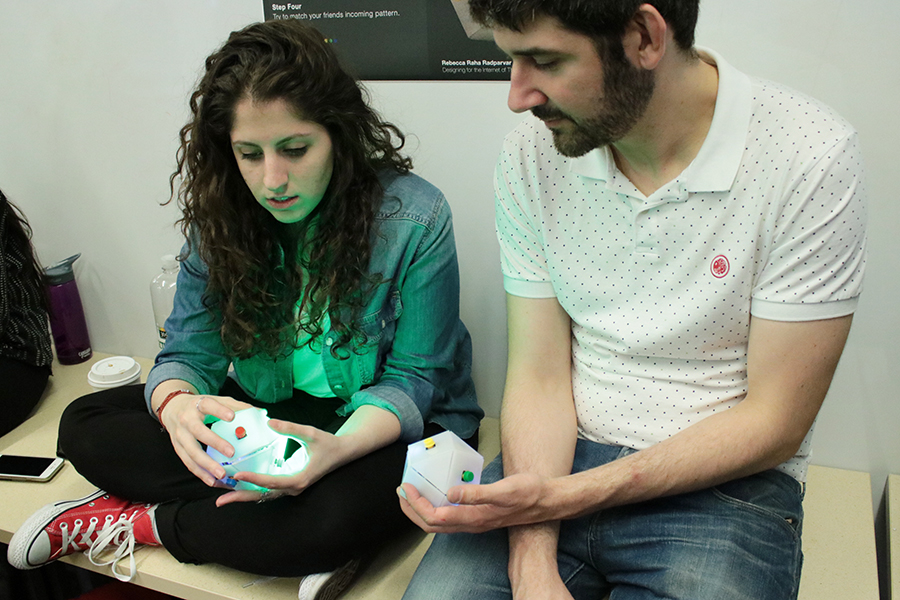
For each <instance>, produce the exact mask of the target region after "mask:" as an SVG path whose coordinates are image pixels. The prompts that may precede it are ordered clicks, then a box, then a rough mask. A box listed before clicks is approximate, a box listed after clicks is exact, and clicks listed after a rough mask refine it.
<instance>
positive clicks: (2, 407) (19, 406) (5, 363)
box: [0, 358, 50, 435]
mask: <svg viewBox="0 0 900 600" xmlns="http://www.w3.org/2000/svg"><path fill="white" fill-rule="evenodd" d="M49 377H50V367H35V366H33V365H29V364H26V363H24V362H22V361H19V360H14V359H12V358H0V435H6V434H7V433H9V432H10V431H12V430H13V429H15V428H16V427H18V426H19V425H21V424H22V422H23V421H24V420H25V419H27V418H28V415H30V414H31V411H32V410H34V407H35V406H37V403H38V401H39V400H40V399H41V396H42V395H43V394H44V389H45V388H46V387H47V379H48V378H49Z"/></svg>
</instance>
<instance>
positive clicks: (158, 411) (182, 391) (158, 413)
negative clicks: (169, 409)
mask: <svg viewBox="0 0 900 600" xmlns="http://www.w3.org/2000/svg"><path fill="white" fill-rule="evenodd" d="M191 393H193V392H191V390H186V389H178V390H174V391H171V392H169V393H168V395H166V397H165V399H164V400H163V401H162V402H160V404H159V408H157V409H156V420H157V421H159V424H160V426H161V427H162V428H163V431H166V426H165V425H163V422H162V411H163V409H164V408H165V407H166V404H168V403H169V400H171V399H172V398H174V397H175V396H178V395H179V394H191Z"/></svg>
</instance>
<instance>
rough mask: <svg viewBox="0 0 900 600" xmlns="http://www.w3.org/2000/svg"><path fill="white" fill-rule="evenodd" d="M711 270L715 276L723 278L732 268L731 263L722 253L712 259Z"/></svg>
mask: <svg viewBox="0 0 900 600" xmlns="http://www.w3.org/2000/svg"><path fill="white" fill-rule="evenodd" d="M709 270H710V271H712V274H713V277H715V278H717V279H722V278H723V277H725V276H726V275H728V271H730V270H731V264H730V263H729V262H728V259H727V258H725V257H724V256H722V255H721V254H720V255H718V256H717V257H715V258H714V259H713V260H712V264H711V265H710V267H709Z"/></svg>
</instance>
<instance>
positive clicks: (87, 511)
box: [7, 490, 160, 581]
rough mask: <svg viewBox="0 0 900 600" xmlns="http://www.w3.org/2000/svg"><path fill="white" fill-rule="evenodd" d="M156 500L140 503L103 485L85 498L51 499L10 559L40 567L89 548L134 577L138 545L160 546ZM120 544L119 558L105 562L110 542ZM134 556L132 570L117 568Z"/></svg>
mask: <svg viewBox="0 0 900 600" xmlns="http://www.w3.org/2000/svg"><path fill="white" fill-rule="evenodd" d="M156 506H157V505H155V504H138V503H134V502H130V501H128V500H123V499H121V498H116V497H115V496H110V495H109V494H107V493H106V492H104V491H103V490H97V491H96V492H94V493H93V494H91V495H89V496H86V497H84V498H81V499H79V500H65V501H61V502H55V503H53V504H48V505H47V506H45V507H44V508H42V509H40V510H39V511H37V512H36V513H34V514H33V515H31V517H29V518H28V520H27V521H25V522H24V523H23V524H22V526H21V527H19V530H18V531H16V533H15V535H13V537H12V540H10V542H9V550H8V552H7V558H8V559H9V564H11V565H12V566H14V567H16V568H17V569H35V568H37V567H40V566H41V565H44V564H46V563H48V562H50V561H53V560H56V559H57V558H60V557H62V556H66V555H68V554H72V553H74V552H85V551H86V552H87V554H88V558H89V559H90V561H91V562H92V563H94V564H95V565H98V566H103V565H112V570H113V574H114V575H115V576H116V578H117V579H119V580H121V581H129V580H131V578H132V577H134V569H135V567H134V546H135V544H146V545H150V546H159V545H160V543H159V535H158V534H157V532H156V523H155V521H154V519H153V513H154V511H155V509H156ZM111 546H113V547H114V546H117V548H116V551H115V553H114V554H113V557H112V558H111V559H110V560H108V561H105V562H99V559H95V557H97V556H99V555H100V554H101V553H102V552H103V550H105V549H106V548H107V547H111ZM126 556H128V557H129V558H130V559H131V560H130V562H131V573H130V574H129V575H124V574H121V573H119V572H118V571H117V570H116V566H117V565H118V563H119V561H121V560H122V559H124V558H125V557H126Z"/></svg>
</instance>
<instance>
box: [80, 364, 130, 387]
mask: <svg viewBox="0 0 900 600" xmlns="http://www.w3.org/2000/svg"><path fill="white" fill-rule="evenodd" d="M140 376H141V365H139V364H138V363H137V362H136V361H135V360H134V359H133V358H131V357H130V356H111V357H109V358H104V359H103V360H98V361H97V362H95V363H94V365H93V366H92V367H91V372H90V373H88V382H89V383H90V384H91V385H92V386H93V387H95V388H111V387H117V386H120V385H125V384H128V383H133V382H135V381H137V380H138V379H139V378H140Z"/></svg>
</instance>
